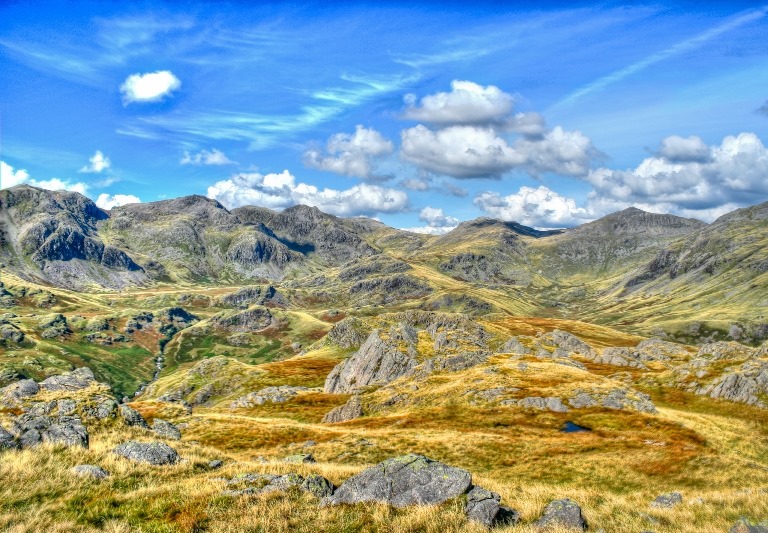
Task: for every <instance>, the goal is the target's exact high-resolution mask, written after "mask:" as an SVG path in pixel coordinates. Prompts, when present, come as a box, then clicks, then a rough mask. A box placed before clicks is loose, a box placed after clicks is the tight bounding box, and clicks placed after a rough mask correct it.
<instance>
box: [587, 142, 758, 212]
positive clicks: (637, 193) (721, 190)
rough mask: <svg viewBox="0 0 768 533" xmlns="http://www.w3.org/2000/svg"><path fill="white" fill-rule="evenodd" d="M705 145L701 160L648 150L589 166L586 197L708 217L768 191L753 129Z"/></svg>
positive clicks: (752, 200)
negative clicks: (633, 160)
mask: <svg viewBox="0 0 768 533" xmlns="http://www.w3.org/2000/svg"><path fill="white" fill-rule="evenodd" d="M662 146H664V142H662ZM709 151H710V157H709V158H708V159H707V160H706V161H703V162H698V161H686V162H672V161H670V160H668V159H667V158H663V157H659V156H653V157H649V158H646V159H645V160H643V161H642V162H641V163H640V164H639V165H638V166H637V167H636V168H634V169H629V170H612V169H607V168H599V169H597V170H593V171H591V172H590V173H589V174H588V175H587V176H586V177H585V180H586V181H587V182H589V183H590V184H592V186H593V187H594V193H593V194H592V196H591V198H592V200H591V201H592V202H602V203H603V204H605V203H609V204H610V203H612V204H614V205H615V204H617V203H619V204H627V203H630V204H633V205H648V206H652V207H653V208H654V209H655V210H660V211H663V212H669V213H675V214H683V215H684V216H697V217H700V218H703V219H705V220H711V219H712V218H713V214H715V213H720V212H721V211H722V209H724V206H728V205H745V204H750V203H754V202H755V200H760V199H764V198H765V196H766V195H768V149H766V147H765V146H764V145H763V143H762V141H761V140H760V139H759V138H758V137H757V135H755V134H754V133H741V134H739V135H737V136H728V137H725V138H724V139H723V141H722V143H721V144H720V145H719V146H712V147H709Z"/></svg>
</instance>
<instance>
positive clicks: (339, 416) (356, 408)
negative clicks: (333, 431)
mask: <svg viewBox="0 0 768 533" xmlns="http://www.w3.org/2000/svg"><path fill="white" fill-rule="evenodd" d="M361 416H363V405H362V403H361V402H360V396H358V395H355V396H352V397H351V398H350V399H349V400H347V403H345V404H344V405H340V406H338V407H336V408H334V409H332V410H331V411H329V412H328V413H327V414H326V415H325V416H324V417H323V422H324V423H326V424H332V423H334V422H346V421H347V420H354V419H355V418H360V417H361Z"/></svg>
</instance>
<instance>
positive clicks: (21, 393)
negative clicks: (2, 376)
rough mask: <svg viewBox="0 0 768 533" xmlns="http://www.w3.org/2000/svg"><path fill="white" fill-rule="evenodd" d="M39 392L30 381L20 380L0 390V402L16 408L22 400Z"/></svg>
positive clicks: (37, 386)
mask: <svg viewBox="0 0 768 533" xmlns="http://www.w3.org/2000/svg"><path fill="white" fill-rule="evenodd" d="M39 391H40V386H39V385H38V384H37V383H35V382H34V380H31V379H21V380H19V381H17V382H16V383H11V384H10V385H8V386H5V387H3V388H2V389H0V402H2V403H6V404H9V405H13V406H17V405H18V404H19V400H21V399H22V398H29V397H30V396H34V395H35V394H37V393H38V392H39Z"/></svg>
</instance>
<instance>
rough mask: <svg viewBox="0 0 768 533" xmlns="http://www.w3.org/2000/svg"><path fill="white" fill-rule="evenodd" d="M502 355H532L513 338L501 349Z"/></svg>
mask: <svg viewBox="0 0 768 533" xmlns="http://www.w3.org/2000/svg"><path fill="white" fill-rule="evenodd" d="M501 353H511V354H515V355H525V354H529V353H531V351H530V350H529V349H528V348H526V347H525V346H524V345H523V343H522V342H520V341H519V340H518V338H517V337H512V338H511V339H509V340H508V341H507V342H505V343H504V346H502V347H501Z"/></svg>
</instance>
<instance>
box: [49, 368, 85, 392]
mask: <svg viewBox="0 0 768 533" xmlns="http://www.w3.org/2000/svg"><path fill="white" fill-rule="evenodd" d="M94 384H96V378H95V377H94V376H93V371H92V370H91V369H90V368H88V367H82V368H78V369H76V370H73V371H72V372H68V373H66V374H61V375H60V376H51V377H49V378H47V379H45V380H43V381H42V382H41V383H40V386H41V387H42V388H44V389H46V390H49V391H76V390H82V389H87V388H88V387H90V386H91V385H94Z"/></svg>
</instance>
